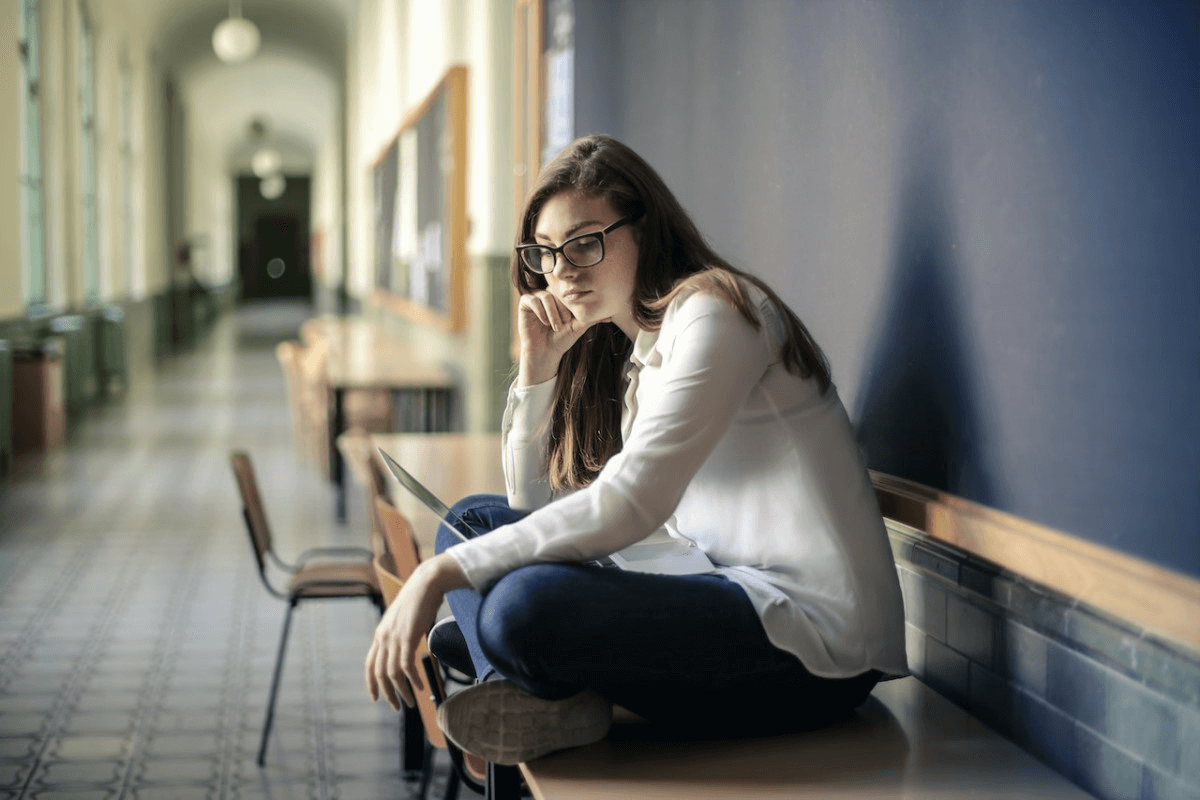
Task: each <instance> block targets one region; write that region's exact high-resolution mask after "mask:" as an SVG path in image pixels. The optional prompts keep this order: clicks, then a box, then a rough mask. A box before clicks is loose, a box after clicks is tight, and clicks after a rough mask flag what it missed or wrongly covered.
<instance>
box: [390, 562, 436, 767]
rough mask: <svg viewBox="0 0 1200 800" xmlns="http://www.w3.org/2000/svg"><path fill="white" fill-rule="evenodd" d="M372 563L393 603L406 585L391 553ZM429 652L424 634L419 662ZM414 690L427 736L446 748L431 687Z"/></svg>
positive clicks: (419, 650)
mask: <svg viewBox="0 0 1200 800" xmlns="http://www.w3.org/2000/svg"><path fill="white" fill-rule="evenodd" d="M372 563H373V564H374V566H375V576H376V577H377V578H379V588H380V589H381V590H382V591H383V601H384V602H385V603H387V604H388V605H391V603H392V601H393V600H395V599H396V595H397V594H399V593H400V587H401V586H403V585H404V581H403V580H401V578H400V576H399V575H398V574H397V572H396V570H395V567H394V566H393V563H392V556H391V554H390V553H383V554H381V555H378V556H375V560H374V561H373V562H372ZM428 652H429V642H428V641H427V640H426V639H425V637H424V636H422V637H421V644H420V646H419V647H418V648H417V663H418V664H420V663H421V657H422V656H424V655H426V654H427V653H428ZM426 680H428V678H426ZM439 688H440V687H439ZM413 691H414V692H415V693H416V695H417V711H418V712H419V713H420V714H421V724H422V725H423V726H424V728H425V736H426V737H428V739H429V743H430V744H431V745H433V746H434V747H436V748H437V749H439V750H445V749H446V735H445V734H444V733H442V729H441V728H439V727H438V724H437V706H436V705H434V702H433V695H432V693H431V692H430V691H429V687H428V686H427V687H425V691H423V692H422V691H417V688H416V687H415V686H414V687H413ZM441 691H442V692H443V693H444V691H445V690H444V689H441Z"/></svg>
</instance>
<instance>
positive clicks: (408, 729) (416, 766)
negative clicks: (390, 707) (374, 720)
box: [400, 706, 426, 780]
mask: <svg viewBox="0 0 1200 800" xmlns="http://www.w3.org/2000/svg"><path fill="white" fill-rule="evenodd" d="M400 716H401V718H402V720H403V728H404V743H403V744H404V747H403V750H402V751H401V754H400V768H401V770H403V771H404V777H405V779H406V780H413V779H415V778H417V777H418V774H419V770H420V769H421V763H422V761H424V759H425V746H426V740H425V726H424V725H423V724H422V723H421V713H420V712H419V711H417V709H415V708H409V707H408V706H404V707H402V708H401V709H400Z"/></svg>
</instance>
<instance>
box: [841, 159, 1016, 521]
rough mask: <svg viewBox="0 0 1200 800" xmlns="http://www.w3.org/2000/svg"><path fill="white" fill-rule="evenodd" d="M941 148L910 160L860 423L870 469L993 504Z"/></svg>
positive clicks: (862, 393) (859, 410)
mask: <svg viewBox="0 0 1200 800" xmlns="http://www.w3.org/2000/svg"><path fill="white" fill-rule="evenodd" d="M935 142H936V137H931V138H930V139H927V141H926V144H925V145H924V146H922V147H921V148H920V152H919V153H918V154H917V155H916V157H914V158H913V159H911V161H910V162H909V163H910V165H911V167H910V173H909V175H908V176H907V179H906V181H905V182H904V184H903V186H902V189H901V192H902V193H901V196H900V206H899V209H900V211H899V218H898V219H899V223H898V226H897V229H896V236H895V240H894V250H893V263H892V268H891V285H890V286H889V288H888V291H887V293H886V294H885V295H884V298H885V302H886V304H887V307H886V310H885V312H884V314H883V315H882V317H881V319H882V323H881V324H880V325H879V326H878V327H877V330H876V335H875V344H874V348H873V352H872V354H871V355H870V356H869V357H868V359H867V364H868V368H867V369H868V371H867V374H866V375H865V376H864V378H863V381H862V384H861V385H862V389H861V391H860V392H859V402H858V408H857V409H856V413H855V419H856V420H858V437H859V441H860V443H861V444H862V445H863V446H864V447H865V448H866V450H867V455H868V459H869V463H870V466H871V468H872V469H876V470H879V471H881V472H885V473H887V474H889V475H897V476H900V477H903V478H908V479H909V480H914V481H918V482H919V483H923V484H925V485H926V486H930V487H933V488H936V489H941V490H943V491H947V492H950V493H952V494H956V495H960V496H962V497H967V498H969V499H971V500H974V501H976V502H979V503H983V504H985V505H995V500H996V498H995V496H994V495H995V486H994V483H993V480H992V479H991V477H990V476H989V474H988V470H987V469H986V465H985V464H984V463H983V462H984V447H983V441H982V435H981V430H980V408H979V403H978V399H977V394H976V382H975V370H974V369H973V366H972V364H971V362H970V347H969V346H968V340H967V337H968V331H967V329H966V326H965V325H964V323H963V319H962V314H961V309H960V306H959V304H960V302H961V299H960V298H961V295H960V293H959V292H958V291H957V286H956V276H957V271H958V269H959V265H958V264H957V263H956V261H955V258H956V255H955V250H954V220H953V215H952V214H951V211H950V206H949V203H948V202H947V198H946V196H945V186H944V182H943V179H942V164H943V163H944V161H943V158H942V148H941V147H940V142H938V143H936V144H934V143H935Z"/></svg>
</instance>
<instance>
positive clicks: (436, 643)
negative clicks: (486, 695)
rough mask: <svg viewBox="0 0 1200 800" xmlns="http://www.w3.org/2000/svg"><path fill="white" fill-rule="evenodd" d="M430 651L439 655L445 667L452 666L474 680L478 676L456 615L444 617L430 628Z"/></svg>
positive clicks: (439, 659) (438, 658) (438, 657)
mask: <svg viewBox="0 0 1200 800" xmlns="http://www.w3.org/2000/svg"><path fill="white" fill-rule="evenodd" d="M429 652H431V653H433V654H434V655H435V656H437V660H438V661H439V662H441V664H442V666H443V667H450V668H451V669H453V670H456V671H457V672H459V673H460V674H461V675H466V676H468V677H469V678H471V679H472V680H474V679H475V678H476V677H477V676H476V675H475V663H474V662H473V661H471V651H470V650H468V649H467V639H466V637H465V636H463V632H462V629H461V628H459V627H458V621H457V620H456V619H454V617H444V618H443V619H440V620H438V621H437V622H436V623H435V624H434V626H433V627H432V628H430V629H429Z"/></svg>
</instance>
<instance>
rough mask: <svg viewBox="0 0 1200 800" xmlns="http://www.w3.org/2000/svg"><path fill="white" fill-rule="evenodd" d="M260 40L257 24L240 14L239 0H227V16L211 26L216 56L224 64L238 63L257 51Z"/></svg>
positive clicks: (240, 4) (240, 3) (240, 5)
mask: <svg viewBox="0 0 1200 800" xmlns="http://www.w3.org/2000/svg"><path fill="white" fill-rule="evenodd" d="M260 42H261V37H260V36H259V33H258V26H257V25H255V24H254V23H253V22H251V21H250V20H248V19H246V18H245V17H243V16H242V2H241V0H229V16H228V17H226V18H225V19H223V20H221V21H220V23H218V24H217V27H215V28H213V34H212V45H213V50H214V51H215V52H216V54H217V58H219V59H221V60H222V61H224V62H225V63H226V64H240V63H242V62H243V61H247V60H249V59H250V58H252V57H253V56H254V54H255V53H257V52H258V45H259V43H260Z"/></svg>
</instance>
